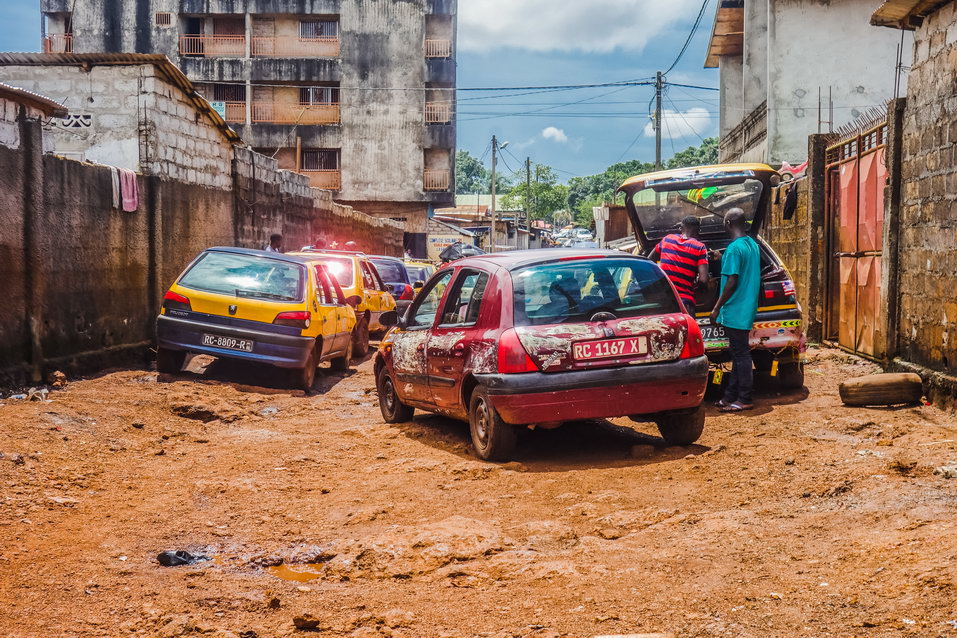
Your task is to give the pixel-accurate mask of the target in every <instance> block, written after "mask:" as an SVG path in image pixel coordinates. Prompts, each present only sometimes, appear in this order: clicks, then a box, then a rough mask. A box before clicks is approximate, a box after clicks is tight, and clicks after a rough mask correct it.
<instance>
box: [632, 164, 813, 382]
mask: <svg viewBox="0 0 957 638" xmlns="http://www.w3.org/2000/svg"><path fill="white" fill-rule="evenodd" d="M779 181H780V176H779V175H778V173H777V172H776V171H775V170H774V169H773V168H771V167H770V166H766V165H764V164H722V165H718V166H701V167H697V168H682V169H675V170H669V171H661V172H657V173H648V174H645V175H638V176H636V177H632V178H631V179H629V180H627V181H626V182H625V183H624V184H623V185H622V186H621V188H619V192H623V193H624V194H625V206H626V208H627V210H628V215H629V217H630V218H631V222H632V225H633V226H634V229H635V230H634V232H635V239H636V240H637V241H638V245H639V248H638V249H637V250H636V252H637V253H639V254H642V255H648V254H650V253H651V251H652V250H653V249H654V247H655V246H656V245H657V244H658V242H660V241H661V239H662V238H663V237H664V236H665V235H667V234H668V233H671V232H677V231H676V230H675V229H676V227H677V224H678V222H680V221H681V219H682V218H684V217H686V216H688V215H695V216H697V217H698V218H699V219H700V220H701V237H700V240H701V242H702V243H704V245H705V246H706V247H707V248H708V255H709V261H710V271H711V282H710V283H709V285H708V287H707V288H705V289H700V290H698V291H697V293H696V295H695V301H696V306H697V308H696V310H697V312H696V313H695V314H696V316H697V319H698V323H699V324H700V325H701V332H702V334H703V336H704V341H705V348H706V350H707V352H708V357H709V358H710V359H711V361H712V362H714V363H726V362H728V361H730V358H731V355H730V349H729V344H728V338H727V335H726V334H725V331H724V328H722V327H721V326H712V325H711V322H710V320H709V319H708V315H709V314H710V313H711V310H712V309H713V308H714V305H715V303H717V300H718V294H719V284H720V277H721V257H722V255H723V253H724V249H725V248H727V246H728V244H729V243H731V237H730V235H729V234H728V232H727V230H726V229H725V227H724V216H725V214H726V213H727V212H728V211H729V210H730V209H732V208H740V209H742V210H743V211H744V214H745V216H746V217H747V219H748V222H749V223H750V230H749V232H748V234H749V235H750V236H751V237H752V238H753V239H754V240H755V241H756V242H757V243H758V246H759V247H760V249H761V295H760V297H759V298H758V316H757V318H756V319H755V323H754V329H753V330H752V332H751V350H752V357H753V359H754V365H755V367H756V368H757V369H758V370H762V371H772V370H775V369H776V371H777V376H778V380H779V383H780V385H782V386H783V387H786V388H800V387H802V386H803V385H804V364H803V356H804V352H805V350H806V349H807V344H806V341H805V336H804V316H803V313H802V312H801V308H800V307H799V306H798V303H797V296H796V291H795V286H794V279H793V278H792V277H791V274H790V272H788V269H787V267H786V266H785V265H784V263H783V262H782V261H781V259H780V258H779V257H778V256H777V254H775V252H774V250H773V249H772V248H771V246H769V245H768V243H767V242H765V241H764V240H763V239H762V238H761V237H760V236H759V235H758V233H759V232H760V231H761V226H762V224H763V223H764V219H765V218H766V217H767V214H768V210H769V209H770V206H771V195H772V192H771V191H772V186H774V185H775V184H777V183H778V182H779Z"/></svg>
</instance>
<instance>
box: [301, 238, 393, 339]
mask: <svg viewBox="0 0 957 638" xmlns="http://www.w3.org/2000/svg"><path fill="white" fill-rule="evenodd" d="M290 254H291V255H293V256H296V257H300V258H302V259H306V260H309V261H312V262H315V263H319V264H322V265H323V266H325V268H326V270H327V271H328V272H329V273H330V274H331V275H332V276H333V277H335V279H336V282H337V283H338V284H339V286H341V287H342V292H343V294H345V296H346V300H348V301H349V303H350V304H351V305H352V307H353V308H355V311H356V320H357V322H356V326H355V328H354V329H353V335H352V336H353V338H352V347H353V350H354V351H355V353H356V355H357V356H364V355H365V354H366V353H367V352H368V351H369V333H384V332H385V331H386V330H388V329H389V327H390V326H391V324H389V325H386V324H384V323H383V322H382V317H383V315H385V314H387V313H390V312H394V311H395V309H396V307H395V306H396V303H395V298H394V297H393V296H392V295H391V294H390V293H389V288H388V286H387V285H386V283H385V282H384V281H383V280H382V277H381V276H380V275H379V271H378V270H377V269H376V267H375V264H373V263H372V261H371V260H370V259H369V257H368V256H366V255H365V253H361V252H351V251H345V250H318V249H310V250H304V251H300V252H296V253H290Z"/></svg>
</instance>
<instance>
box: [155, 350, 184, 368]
mask: <svg viewBox="0 0 957 638" xmlns="http://www.w3.org/2000/svg"><path fill="white" fill-rule="evenodd" d="M185 361H186V352H185V351H183V350H170V349H168V348H157V349H156V371H157V372H161V373H163V374H176V373H178V372H181V371H182V370H183V363H184V362H185Z"/></svg>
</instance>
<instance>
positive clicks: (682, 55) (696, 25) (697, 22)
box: [664, 0, 711, 75]
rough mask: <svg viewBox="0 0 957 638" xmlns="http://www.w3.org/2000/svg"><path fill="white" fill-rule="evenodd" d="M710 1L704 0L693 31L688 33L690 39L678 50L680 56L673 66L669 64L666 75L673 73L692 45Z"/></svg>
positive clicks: (692, 28)
mask: <svg viewBox="0 0 957 638" xmlns="http://www.w3.org/2000/svg"><path fill="white" fill-rule="evenodd" d="M710 2H711V0H704V1H703V2H702V3H701V10H700V11H698V17H697V18H696V19H695V21H694V24H693V25H692V27H691V33H689V34H688V39H687V40H685V44H684V46H683V47H681V51H679V52H678V57H676V58H675V61H674V62H672V63H671V66H669V67H668V70H667V71H665V72H664V75H668V74H669V73H671V72H672V71H673V70H674V68H675V67H676V66H678V62H680V61H681V58H682V57H684V54H685V51H687V50H688V47H689V46H690V45H691V41H692V40H693V39H694V35H695V33H697V31H698V27H699V26H701V18H702V17H704V11H705V9H707V8H708V4H709V3H710Z"/></svg>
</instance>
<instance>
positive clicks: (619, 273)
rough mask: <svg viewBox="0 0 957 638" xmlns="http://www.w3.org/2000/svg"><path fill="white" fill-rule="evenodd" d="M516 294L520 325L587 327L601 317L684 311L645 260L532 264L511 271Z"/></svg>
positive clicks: (516, 318) (666, 281)
mask: <svg viewBox="0 0 957 638" xmlns="http://www.w3.org/2000/svg"><path fill="white" fill-rule="evenodd" d="M512 290H513V306H514V313H515V317H514V320H515V325H517V326H539V325H547V324H558V323H582V322H587V321H589V320H591V318H592V317H594V316H595V315H596V314H598V313H609V314H611V315H612V316H613V317H615V318H617V319H625V318H629V317H646V316H649V315H660V314H671V313H676V312H681V310H680V308H679V307H678V301H677V299H676V298H675V294H674V291H673V290H672V289H671V284H670V283H669V282H668V280H667V278H666V277H665V274H664V273H663V272H662V271H661V269H660V268H658V266H656V265H655V264H654V263H652V262H650V261H645V260H641V259H614V258H611V259H587V260H573V261H566V262H553V263H549V264H542V265H539V266H530V267H527V268H522V269H520V270H516V271H515V272H513V273H512ZM604 319H607V317H605V318H604ZM604 319H603V320H604Z"/></svg>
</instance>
